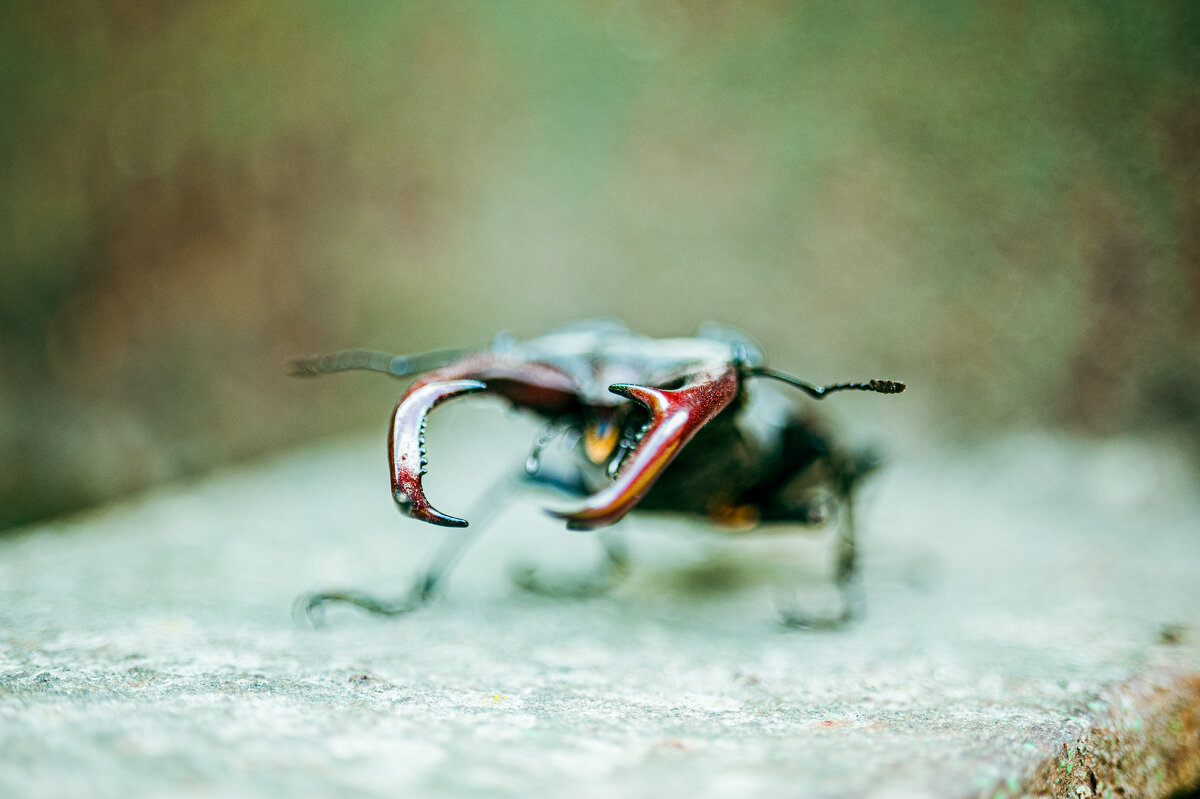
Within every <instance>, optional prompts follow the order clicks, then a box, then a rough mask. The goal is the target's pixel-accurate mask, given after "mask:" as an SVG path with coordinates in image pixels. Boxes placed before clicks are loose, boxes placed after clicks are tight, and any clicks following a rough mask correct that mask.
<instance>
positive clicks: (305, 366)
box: [291, 349, 466, 377]
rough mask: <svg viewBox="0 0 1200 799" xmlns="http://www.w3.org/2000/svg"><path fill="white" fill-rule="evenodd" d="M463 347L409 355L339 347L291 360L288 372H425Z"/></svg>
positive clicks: (455, 355) (300, 374)
mask: <svg viewBox="0 0 1200 799" xmlns="http://www.w3.org/2000/svg"><path fill="white" fill-rule="evenodd" d="M465 353H466V350H457V349H450V350H430V351H429V352H417V353H413V354H411V355H392V354H391V353H387V352H380V351H379V350H342V351H341V352H333V353H330V354H329V355H318V356H316V357H313V358H299V359H297V360H294V361H292V363H291V367H292V369H291V374H292V375H293V376H295V377H316V376H317V375H324V374H329V373H330V372H345V371H347V370H349V369H365V370H367V371H370V372H383V373H384V374H385V375H392V376H393V377H405V376H406V375H412V374H416V373H417V372H428V371H429V370H430V369H436V368H438V367H439V366H445V365H446V364H448V363H451V362H452V361H454V360H456V359H458V358H460V357H462V355H463V354H465Z"/></svg>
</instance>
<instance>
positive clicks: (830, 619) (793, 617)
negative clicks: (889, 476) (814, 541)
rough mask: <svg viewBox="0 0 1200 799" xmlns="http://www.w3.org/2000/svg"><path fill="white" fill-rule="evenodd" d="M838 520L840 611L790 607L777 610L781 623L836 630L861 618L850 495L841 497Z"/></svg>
mask: <svg viewBox="0 0 1200 799" xmlns="http://www.w3.org/2000/svg"><path fill="white" fill-rule="evenodd" d="M840 499H841V505H842V507H841V510H840V520H839V523H838V527H837V539H836V540H835V542H834V548H835V552H834V574H833V582H834V587H835V588H836V589H837V593H838V602H839V608H838V610H837V612H836V613H834V614H820V613H813V612H811V611H807V610H804V609H802V608H800V607H799V606H796V605H792V606H789V607H786V608H780V609H779V615H780V621H781V622H782V623H783V624H784V625H785V626H787V627H793V628H795V629H799V630H835V629H838V628H840V627H843V626H845V625H847V624H849V623H850V622H853V621H855V620H856V619H858V618H861V617H862V614H863V610H864V608H865V605H866V597H865V595H864V593H863V587H862V583H861V581H860V580H859V570H858V551H857V548H856V544H855V535H854V517H853V510H852V508H851V495H850V494H849V493H845V494H842V495H841V498H840Z"/></svg>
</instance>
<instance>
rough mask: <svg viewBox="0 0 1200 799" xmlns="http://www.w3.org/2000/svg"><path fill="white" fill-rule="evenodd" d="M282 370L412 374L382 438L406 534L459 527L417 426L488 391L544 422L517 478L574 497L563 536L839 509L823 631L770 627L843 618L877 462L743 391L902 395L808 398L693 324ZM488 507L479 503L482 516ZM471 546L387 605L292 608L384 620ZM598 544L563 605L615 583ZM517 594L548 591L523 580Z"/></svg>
mask: <svg viewBox="0 0 1200 799" xmlns="http://www.w3.org/2000/svg"><path fill="white" fill-rule="evenodd" d="M292 366H293V369H292V373H293V374H294V375H296V376H302V377H304V376H315V375H321V374H326V373H329V372H340V371H344V370H350V369H366V370H370V371H376V372H383V373H385V374H389V375H392V376H395V377H407V376H409V375H414V374H418V373H422V372H424V373H425V374H424V376H422V377H419V378H417V379H416V380H414V381H413V382H412V384H411V385H410V386H409V387H408V389H407V390H406V391H405V392H404V395H403V396H402V397H401V399H400V401H399V403H398V404H397V405H396V409H395V411H394V412H393V414H392V423H391V427H390V429H389V432H388V457H389V460H390V466H391V485H392V496H393V498H394V499H395V502H396V504H397V506H398V507H399V508H400V510H401V511H402V512H404V513H406V514H407V515H408V516H410V517H412V518H414V519H419V520H421V521H424V522H429V523H431V524H436V525H441V526H444V527H466V526H467V520H466V519H462V518H459V517H456V516H452V515H449V514H447V513H443V512H442V511H440V510H438V509H437V508H435V507H434V506H433V505H432V504H431V503H430V502H429V500H428V499H427V498H426V496H425V490H424V486H423V483H422V477H423V475H424V474H425V473H426V466H427V464H428V461H427V459H426V453H425V423H426V415H427V414H428V413H429V411H430V410H431V409H433V408H434V407H435V406H437V405H438V404H440V403H442V402H444V401H446V400H448V399H450V398H452V397H456V396H460V395H464V394H471V393H475V392H484V391H486V392H490V393H492V394H497V395H499V396H501V397H503V398H505V399H507V400H508V401H509V402H511V403H512V404H513V406H514V407H516V408H520V409H523V410H526V411H530V412H532V413H534V414H537V415H538V416H540V417H542V418H544V419H545V420H546V421H547V426H546V428H545V429H544V430H543V432H542V433H541V434H539V436H538V437H537V440H536V441H535V442H534V446H533V450H532V452H531V453H530V454H529V457H528V458H527V460H526V463H525V476H526V478H527V479H528V481H530V482H533V483H541V484H545V485H550V486H553V487H556V488H559V489H561V490H563V491H566V492H568V493H569V494H572V495H574V496H577V497H580V498H581V500H580V501H579V502H578V504H576V505H575V506H574V507H571V508H568V509H564V510H550V511H548V512H549V513H550V514H551V515H553V516H556V517H558V518H561V519H563V520H564V521H565V522H566V526H567V528H568V529H571V530H597V529H600V528H606V527H608V526H610V525H612V524H615V523H616V522H618V521H620V520H621V518H622V517H624V516H625V515H626V514H627V513H629V511H631V510H633V509H634V508H639V509H644V510H657V511H667V512H674V513H683V514H692V515H696V516H700V517H703V518H705V519H707V520H709V521H710V522H712V523H713V524H714V525H716V526H718V527H724V528H726V529H738V530H747V529H752V528H756V529H760V530H764V531H769V530H770V529H771V526H781V525H779V523H788V524H789V525H790V526H789V527H788V528H787V529H794V527H795V526H796V525H803V526H807V527H810V528H815V527H818V526H821V525H822V524H823V523H825V522H827V521H828V520H829V518H830V516H831V514H835V513H837V512H839V511H838V509H839V508H841V509H842V510H841V512H842V513H843V514H844V515H845V516H846V518H845V519H844V520H843V522H842V523H841V524H840V527H839V536H838V553H837V564H836V573H835V579H836V581H837V585H838V587H839V589H840V590H841V591H842V595H843V599H844V600H845V601H843V609H842V611H841V612H840V613H839V614H837V615H836V616H835V617H833V618H825V619H814V618H812V617H811V616H810V615H808V614H804V613H793V612H786V611H785V612H784V620H785V622H787V623H789V624H792V625H794V626H802V627H811V626H829V625H833V624H837V623H840V622H842V621H844V620H846V619H847V618H849V617H850V616H851V615H852V614H853V612H854V608H853V605H854V603H853V602H852V601H850V597H849V595H848V591H849V589H850V588H851V586H852V585H853V582H854V577H855V571H856V570H855V552H854V539H853V529H852V524H851V521H850V519H849V512H850V499H851V495H852V493H853V490H854V488H855V486H856V485H857V484H858V483H859V481H860V480H861V479H862V477H863V476H864V475H865V474H866V473H867V472H869V471H870V470H871V469H872V468H873V467H874V464H875V459H874V458H873V457H871V456H869V455H866V454H861V453H852V452H848V451H844V450H842V449H841V448H839V447H836V446H833V445H832V444H831V443H830V441H829V439H828V437H827V436H826V435H825V434H824V433H823V432H822V430H821V427H820V425H819V423H817V422H815V421H814V420H813V419H812V417H810V416H809V415H807V414H806V413H804V412H803V411H802V410H801V409H798V408H797V407H796V405H795V404H794V403H792V402H791V401H789V399H788V398H786V397H783V396H782V395H781V393H780V392H779V391H769V390H764V391H758V390H756V391H754V392H750V391H748V390H747V383H748V381H749V380H751V379H752V378H760V377H762V378H771V379H773V380H775V381H781V382H783V383H786V384H788V385H790V386H793V387H795V388H797V389H799V390H800V391H802V392H804V393H805V394H807V395H809V396H810V397H812V398H814V399H823V398H824V397H826V396H828V395H829V394H832V393H834V392H837V391H846V390H858V391H872V392H878V393H881V394H898V393H900V392H901V391H904V389H905V385H904V384H903V383H900V382H897V381H893V380H871V381H868V382H865V383H836V384H833V385H828V386H817V385H813V384H811V383H807V382H805V381H803V380H800V379H799V378H797V377H794V376H792V375H790V374H787V373H785V372H781V371H778V370H776V369H772V368H770V367H768V366H766V365H765V363H764V358H763V355H762V353H761V351H760V350H759V348H758V347H757V345H755V344H754V342H753V341H752V340H751V339H749V338H748V337H746V336H744V335H743V334H740V333H738V332H736V331H733V330H730V329H728V328H725V327H722V326H717V325H711V324H710V325H705V326H703V327H701V329H700V331H699V332H698V334H697V336H695V337H693V338H674V339H655V338H650V337H648V336H643V335H640V334H637V333H634V332H632V331H630V330H629V329H628V328H626V327H625V326H624V325H623V324H622V323H620V322H617V321H615V320H589V321H585V322H577V323H574V324H571V325H566V326H564V327H561V328H558V329H556V330H553V331H551V332H550V333H547V334H545V335H543V336H540V337H538V338H534V339H530V340H528V341H522V342H518V341H514V340H512V339H510V338H508V337H503V336H502V337H499V338H497V340H496V341H495V342H494V343H493V345H492V346H491V347H490V348H489V349H486V350H483V351H476V352H470V351H464V350H437V351H433V352H426V353H419V354H414V355H397V356H392V355H389V354H386V353H382V352H376V351H371V350H346V351H343V352H337V353H333V354H331V355H324V356H319V357H314V358H306V359H302V360H298V361H294V362H293V364H292ZM763 388H764V389H766V388H767V387H766V386H764V387H763ZM559 436H570V437H571V438H572V441H573V452H574V457H572V458H571V461H570V462H569V464H568V466H567V468H565V469H564V468H559V469H555V470H552V469H547V468H544V467H543V461H542V454H543V451H544V450H545V449H546V447H547V445H548V444H549V443H550V442H551V441H553V440H554V439H555V438H557V437H559ZM504 492H505V488H504V487H501V489H500V493H504ZM493 493H494V492H493ZM510 493H511V492H510ZM494 499H496V498H495V497H490V498H488V499H487V500H485V502H484V508H483V510H482V511H481V512H483V513H485V514H486V513H487V512H488V511H489V510H490V508H488V503H489V502H490V501H492V500H494ZM469 540H470V539H469V538H468V537H466V536H464V535H460V536H457V537H452V538H451V539H448V540H447V542H446V543H445V544H444V545H443V548H442V550H440V551H439V552H438V553H437V554H436V555H435V557H434V559H433V561H432V563H431V564H430V566H429V568H428V569H427V571H426V572H425V574H424V575H423V576H422V578H421V579H420V580H418V582H417V583H416V584H415V585H414V586H413V589H412V592H411V594H410V596H408V597H407V598H405V599H404V600H402V601H400V602H386V601H381V600H379V599H375V598H372V597H369V596H366V595H363V594H359V593H356V592H349V591H336V592H325V593H319V594H313V595H310V596H307V597H302V598H301V599H300V600H299V601H298V604H297V607H298V608H299V609H301V610H302V611H304V612H307V614H308V615H309V618H310V619H312V617H313V611H314V610H315V609H317V608H320V607H322V606H323V605H324V604H325V603H327V602H331V601H342V602H350V603H353V604H355V605H358V606H360V607H362V608H365V609H367V610H370V611H372V612H376V613H382V614H395V613H402V612H406V611H409V610H413V609H415V608H416V607H418V606H420V605H421V604H423V603H424V602H426V601H428V600H429V599H430V598H431V597H432V596H433V594H434V592H435V589H436V587H437V585H438V582H439V580H441V578H442V577H443V576H444V574H445V572H446V571H447V570H448V568H449V567H450V565H451V564H452V563H453V561H454V560H455V558H456V556H457V555H458V554H459V552H460V551H461V549H462V548H463V547H465V546H466V544H467V542H468V541H469ZM601 542H602V543H603V544H604V547H605V552H606V555H607V559H606V565H605V569H604V570H603V572H602V577H601V579H599V580H593V581H589V582H588V583H586V584H582V585H580V586H579V587H578V590H574V591H571V593H577V594H582V593H591V592H593V591H594V590H602V589H603V588H605V587H608V586H609V585H611V584H612V582H613V580H614V579H615V578H618V577H620V576H623V575H624V574H625V573H626V572H627V571H628V564H627V560H626V557H625V553H624V549H623V547H622V546H621V545H620V544H619V542H618V541H617V539H614V538H611V537H604V536H602V537H601ZM520 582H522V583H523V584H524V585H525V587H527V588H531V589H533V590H544V591H546V592H550V590H551V589H549V588H547V587H546V586H543V585H539V584H538V583H537V582H536V581H534V580H532V578H531V575H529V574H527V575H525V579H523V580H521V581H520ZM560 593H561V591H560Z"/></svg>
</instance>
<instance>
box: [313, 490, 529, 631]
mask: <svg viewBox="0 0 1200 799" xmlns="http://www.w3.org/2000/svg"><path fill="white" fill-rule="evenodd" d="M520 489H521V484H520V482H519V481H517V480H514V479H513V477H512V475H510V474H507V473H506V474H504V475H502V476H501V477H500V478H499V479H497V480H496V481H495V482H493V483H492V485H490V486H489V487H488V489H487V490H486V491H484V492H483V494H482V495H480V497H479V498H478V499H477V500H476V501H475V504H474V506H473V507H472V509H471V515H472V516H475V517H477V518H478V519H479V521H478V523H477V524H476V525H475V526H474V527H473V528H471V529H470V530H469V531H468V530H456V531H452V532H449V533H448V535H447V537H446V538H444V539H442V541H441V543H440V544H439V545H438V547H437V548H436V549H435V550H434V552H433V555H432V556H431V557H430V558H429V562H428V564H427V565H426V566H425V569H424V570H423V571H422V572H421V574H420V576H419V577H418V578H417V579H416V581H415V582H414V583H413V585H412V587H411V588H410V589H409V591H408V593H407V595H405V596H404V597H402V598H400V599H390V600H389V599H381V598H379V597H374V596H371V595H369V594H364V593H362V592H360V591H323V592H320V593H315V594H306V595H303V596H301V597H299V598H298V599H297V600H296V603H295V605H294V608H293V613H294V615H295V616H296V617H297V618H300V617H303V618H305V619H307V620H308V622H309V623H310V624H312V625H313V626H314V627H316V626H319V625H320V623H321V622H322V620H323V618H324V611H325V606H326V605H328V604H329V603H331V602H344V603H347V604H350V605H356V606H358V607H360V608H362V609H363V610H366V611H368V612H370V613H374V614H377V615H380V616H398V615H401V614H403V613H410V612H412V611H414V610H418V609H420V608H422V607H424V606H425V605H427V604H428V603H429V602H430V601H431V600H432V599H433V598H434V597H435V596H436V595H437V593H438V588H439V587H440V585H441V583H442V581H443V580H444V579H445V577H446V575H447V574H449V572H450V570H451V569H453V568H454V565H455V564H456V563H457V562H458V559H459V558H460V557H461V556H462V554H463V552H465V551H466V549H467V547H469V546H470V545H471V544H472V543H473V542H474V541H475V539H476V538H478V537H479V536H480V535H481V534H482V533H483V531H484V530H485V529H486V527H487V524H488V523H489V522H490V521H492V519H494V518H495V517H496V516H497V515H499V513H500V511H501V510H503V509H504V508H505V507H506V506H507V504H508V503H509V502H511V501H512V500H513V499H514V498H515V497H516V496H518V495H519V493H520Z"/></svg>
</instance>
